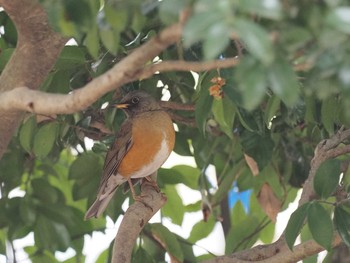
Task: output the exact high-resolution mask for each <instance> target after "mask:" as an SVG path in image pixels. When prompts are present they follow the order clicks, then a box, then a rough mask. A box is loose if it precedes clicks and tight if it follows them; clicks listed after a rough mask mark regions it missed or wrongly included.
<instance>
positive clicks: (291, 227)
mask: <svg viewBox="0 0 350 263" xmlns="http://www.w3.org/2000/svg"><path fill="white" fill-rule="evenodd" d="M309 207H310V203H306V204H303V205H302V206H300V207H298V208H297V210H295V211H294V212H293V213H292V215H291V216H290V219H289V221H288V224H287V227H286V231H285V238H286V243H287V245H288V247H289V249H290V250H293V246H294V243H295V240H296V239H297V237H298V235H299V233H300V230H301V228H302V227H303V225H304V222H305V219H306V216H307V214H308V209H309Z"/></svg>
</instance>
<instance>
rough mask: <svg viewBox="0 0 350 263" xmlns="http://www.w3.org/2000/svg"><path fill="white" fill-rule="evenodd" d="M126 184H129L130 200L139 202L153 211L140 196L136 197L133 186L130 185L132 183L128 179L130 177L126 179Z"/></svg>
mask: <svg viewBox="0 0 350 263" xmlns="http://www.w3.org/2000/svg"><path fill="white" fill-rule="evenodd" d="M128 183H129V186H130V191H131V194H132V198H133V199H134V200H135V201H137V202H140V203H142V204H143V205H144V206H145V207H148V208H149V209H151V210H152V211H153V208H152V207H151V206H150V205H148V204H147V203H146V202H145V201H144V200H143V199H142V194H141V195H136V193H135V189H134V186H133V184H132V181H131V179H130V177H129V178H128Z"/></svg>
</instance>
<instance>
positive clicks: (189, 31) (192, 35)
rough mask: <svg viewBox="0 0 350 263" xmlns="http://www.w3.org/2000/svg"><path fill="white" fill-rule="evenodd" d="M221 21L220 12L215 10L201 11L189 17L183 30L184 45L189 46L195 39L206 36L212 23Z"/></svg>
mask: <svg viewBox="0 0 350 263" xmlns="http://www.w3.org/2000/svg"><path fill="white" fill-rule="evenodd" d="M221 21H222V14H221V13H220V12H218V11H217V10H210V11H208V12H202V13H199V14H196V15H193V16H191V17H190V19H189V20H188V21H187V23H186V25H185V28H184V30H183V38H184V45H185V47H190V46H191V45H192V44H194V43H195V42H197V41H200V40H202V39H204V38H206V37H207V35H208V30H209V29H210V28H211V27H212V25H216V24H217V23H220V22H221Z"/></svg>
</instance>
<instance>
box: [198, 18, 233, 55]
mask: <svg viewBox="0 0 350 263" xmlns="http://www.w3.org/2000/svg"><path fill="white" fill-rule="evenodd" d="M227 32H230V28H229V27H228V26H227V25H226V24H225V21H224V20H221V21H220V22H219V23H216V24H214V25H212V26H211V27H210V28H208V31H207V35H206V38H205V39H204V43H203V52H204V57H205V58H206V59H208V60H209V59H214V58H216V57H217V56H219V54H220V53H221V52H223V51H224V49H225V48H226V47H227V45H228V44H229V43H230V38H229V34H228V33H227ZM218 39H219V40H220V41H218Z"/></svg>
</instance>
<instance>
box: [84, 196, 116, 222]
mask: <svg viewBox="0 0 350 263" xmlns="http://www.w3.org/2000/svg"><path fill="white" fill-rule="evenodd" d="M114 193H115V191H113V192H112V193H110V194H109V195H107V196H106V197H105V198H104V199H102V200H100V197H97V199H96V201H95V202H94V203H93V204H92V205H91V207H90V208H89V210H88V211H87V212H86V214H85V217H84V219H85V220H87V219H89V218H91V217H96V218H97V217H99V216H100V215H101V214H102V213H103V212H104V211H105V210H106V207H107V205H108V203H109V201H110V200H111V199H112V197H113V196H114Z"/></svg>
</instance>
